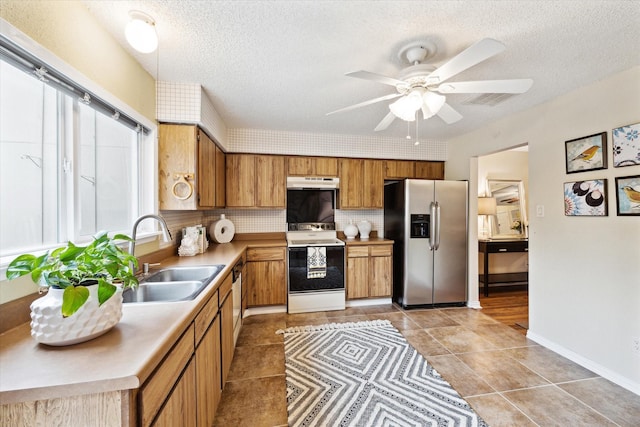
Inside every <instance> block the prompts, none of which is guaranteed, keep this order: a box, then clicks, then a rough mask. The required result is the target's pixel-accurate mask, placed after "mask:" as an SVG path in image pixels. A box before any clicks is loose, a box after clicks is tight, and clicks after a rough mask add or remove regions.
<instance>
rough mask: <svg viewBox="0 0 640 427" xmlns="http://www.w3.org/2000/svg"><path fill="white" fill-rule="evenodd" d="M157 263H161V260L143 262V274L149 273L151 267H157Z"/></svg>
mask: <svg viewBox="0 0 640 427" xmlns="http://www.w3.org/2000/svg"><path fill="white" fill-rule="evenodd" d="M157 265H160V263H159V262H154V263H152V264H149V263H148V262H145V263H143V264H142V273H143V274H149V267H155V266H157Z"/></svg>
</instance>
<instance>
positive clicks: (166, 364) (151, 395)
mask: <svg viewBox="0 0 640 427" xmlns="http://www.w3.org/2000/svg"><path fill="white" fill-rule="evenodd" d="M193 340H194V327H193V324H192V325H191V326H189V329H187V330H186V332H185V333H184V334H183V335H182V337H181V338H180V339H179V340H178V342H177V343H176V345H174V346H173V348H172V349H171V350H169V353H168V354H167V357H166V358H165V359H164V360H163V361H162V363H161V364H160V365H159V366H158V368H157V369H156V372H155V373H154V374H153V375H152V376H151V377H150V378H149V380H148V381H147V382H146V383H145V384H144V386H142V389H141V390H140V394H139V399H140V408H141V409H140V420H141V422H142V425H143V426H148V425H150V424H151V422H152V421H153V419H154V418H155V416H156V414H157V413H158V411H159V410H160V407H161V406H162V404H163V403H164V400H165V398H166V397H167V396H169V393H170V392H171V389H172V388H173V386H174V384H175V383H176V381H177V380H178V378H179V377H180V374H181V373H182V371H183V370H184V368H185V366H186V365H187V363H188V362H189V359H190V358H191V356H192V355H193V350H194V345H193Z"/></svg>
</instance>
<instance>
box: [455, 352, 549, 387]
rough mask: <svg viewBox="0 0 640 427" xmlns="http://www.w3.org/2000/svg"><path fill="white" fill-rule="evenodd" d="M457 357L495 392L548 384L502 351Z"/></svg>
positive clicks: (466, 354)
mask: <svg viewBox="0 0 640 427" xmlns="http://www.w3.org/2000/svg"><path fill="white" fill-rule="evenodd" d="M458 357H459V358H460V360H462V361H463V362H464V363H466V364H467V365H468V366H469V367H470V368H471V369H473V370H474V371H475V372H476V374H478V375H479V376H480V377H481V378H482V379H483V380H485V381H486V382H487V383H489V385H491V386H492V387H493V388H494V389H496V390H497V391H505V390H516V389H520V388H526V387H535V386H539V385H546V384H549V382H548V381H547V380H545V379H544V378H542V377H541V376H539V375H537V374H536V373H535V372H533V371H531V370H530V369H528V368H527V367H525V366H524V365H522V364H521V363H519V362H517V361H516V360H514V359H512V358H511V357H509V355H508V354H506V353H505V352H504V351H502V350H495V351H481V352H474V353H464V354H459V355H458Z"/></svg>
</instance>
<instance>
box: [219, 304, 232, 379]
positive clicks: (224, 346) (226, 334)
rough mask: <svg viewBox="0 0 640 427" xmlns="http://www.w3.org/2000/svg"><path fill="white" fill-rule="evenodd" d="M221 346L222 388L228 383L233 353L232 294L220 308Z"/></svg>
mask: <svg viewBox="0 0 640 427" xmlns="http://www.w3.org/2000/svg"><path fill="white" fill-rule="evenodd" d="M220 346H221V352H222V383H221V384H222V388H223V389H224V385H225V384H226V382H227V378H228V376H229V370H230V369H231V362H232V361H233V353H234V350H235V347H234V342H233V293H232V292H230V293H229V294H228V295H227V297H226V298H225V300H224V301H223V302H222V306H221V307H220Z"/></svg>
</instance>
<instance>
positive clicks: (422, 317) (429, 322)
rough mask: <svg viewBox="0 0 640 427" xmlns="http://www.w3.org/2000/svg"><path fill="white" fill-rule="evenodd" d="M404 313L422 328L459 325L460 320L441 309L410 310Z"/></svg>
mask: <svg viewBox="0 0 640 427" xmlns="http://www.w3.org/2000/svg"><path fill="white" fill-rule="evenodd" d="M404 314H406V315H407V316H409V318H410V319H411V320H413V321H414V322H416V323H417V324H418V325H419V326H420V327H421V328H438V327H442V326H458V322H456V321H455V320H453V319H452V318H451V317H449V316H447V315H445V314H443V313H441V312H440V310H408V311H405V312H404Z"/></svg>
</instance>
